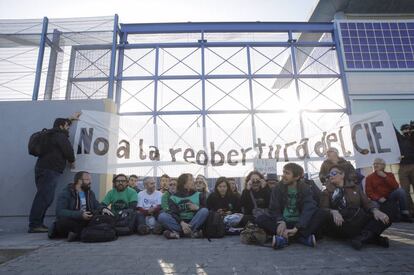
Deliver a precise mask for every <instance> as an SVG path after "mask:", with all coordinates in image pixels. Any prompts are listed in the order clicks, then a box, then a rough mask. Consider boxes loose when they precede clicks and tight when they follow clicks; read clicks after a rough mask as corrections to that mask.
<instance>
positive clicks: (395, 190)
mask: <svg viewBox="0 0 414 275" xmlns="http://www.w3.org/2000/svg"><path fill="white" fill-rule="evenodd" d="M365 192H366V193H367V196H368V198H370V199H371V200H372V201H373V202H374V203H375V204H376V207H377V208H379V207H380V206H381V204H383V203H385V202H387V201H388V200H390V201H394V202H396V203H397V204H398V205H399V208H400V213H401V221H405V222H410V223H411V222H413V221H412V219H411V217H410V213H409V211H408V201H407V194H406V193H405V191H404V189H402V188H400V186H399V184H398V182H397V180H396V179H395V177H394V175H393V173H388V172H385V161H384V160H383V159H380V158H376V159H375V160H374V172H373V173H372V174H370V175H369V176H368V177H367V178H366V180H365Z"/></svg>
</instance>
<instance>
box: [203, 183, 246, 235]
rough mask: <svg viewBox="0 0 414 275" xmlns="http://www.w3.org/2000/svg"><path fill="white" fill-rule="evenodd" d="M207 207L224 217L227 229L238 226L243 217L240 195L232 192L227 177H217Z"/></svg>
mask: <svg viewBox="0 0 414 275" xmlns="http://www.w3.org/2000/svg"><path fill="white" fill-rule="evenodd" d="M207 208H208V209H209V210H212V211H215V212H217V213H219V214H220V215H221V216H222V217H223V219H224V223H225V225H226V228H227V229H228V228H230V227H238V225H239V223H240V220H241V218H242V214H240V213H241V207H240V197H238V196H237V195H234V194H233V192H231V187H230V184H229V182H228V181H227V179H226V178H225V177H219V178H218V179H217V181H216V185H215V187H214V192H213V193H211V194H210V196H208V198H207ZM232 214H236V215H232Z"/></svg>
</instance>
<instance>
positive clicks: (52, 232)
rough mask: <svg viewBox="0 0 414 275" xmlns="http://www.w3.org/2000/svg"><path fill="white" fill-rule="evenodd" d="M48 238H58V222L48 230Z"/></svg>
mask: <svg viewBox="0 0 414 275" xmlns="http://www.w3.org/2000/svg"><path fill="white" fill-rule="evenodd" d="M47 236H48V237H49V239H54V238H56V236H57V232H56V222H53V223H52V225H51V226H49V228H48V232H47Z"/></svg>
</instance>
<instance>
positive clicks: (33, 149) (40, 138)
mask: <svg viewBox="0 0 414 275" xmlns="http://www.w3.org/2000/svg"><path fill="white" fill-rule="evenodd" d="M51 133H52V130H49V129H46V128H43V129H42V130H41V131H39V132H36V133H33V134H32V135H31V136H30V138H29V144H28V150H29V154H30V155H32V156H35V157H40V156H42V155H44V154H45V153H46V152H47V147H48V145H49V137H50V134H51Z"/></svg>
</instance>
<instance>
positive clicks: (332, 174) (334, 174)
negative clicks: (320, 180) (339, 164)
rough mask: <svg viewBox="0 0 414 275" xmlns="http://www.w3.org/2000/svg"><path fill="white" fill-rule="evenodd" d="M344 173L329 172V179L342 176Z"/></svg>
mask: <svg viewBox="0 0 414 275" xmlns="http://www.w3.org/2000/svg"><path fill="white" fill-rule="evenodd" d="M342 174H343V173H342V172H339V171H331V172H329V175H328V176H329V177H335V176H336V175H342Z"/></svg>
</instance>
